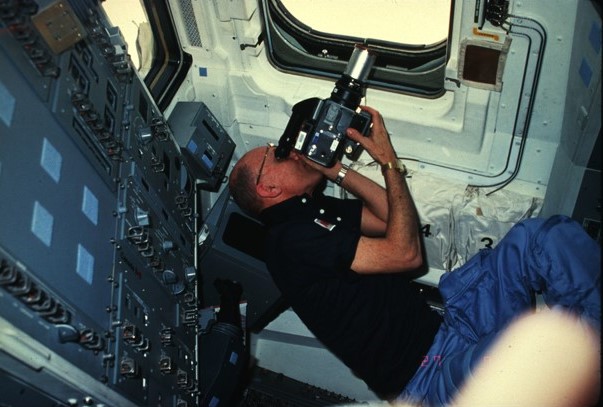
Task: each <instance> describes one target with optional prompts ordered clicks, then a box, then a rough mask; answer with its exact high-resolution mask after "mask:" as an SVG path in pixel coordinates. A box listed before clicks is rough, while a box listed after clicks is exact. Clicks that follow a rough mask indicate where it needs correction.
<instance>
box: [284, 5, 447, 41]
mask: <svg viewBox="0 0 603 407" xmlns="http://www.w3.org/2000/svg"><path fill="white" fill-rule="evenodd" d="M450 1H451V0H404V1H396V0H372V1H371V2H370V3H367V2H366V1H365V0H341V1H336V0H330V1H324V0H281V3H282V4H283V6H284V7H286V8H287V10H289V12H291V14H292V15H293V16H294V17H295V18H296V19H297V20H299V21H300V22H302V23H303V24H304V25H306V26H308V27H311V28H312V29H313V30H316V31H321V32H324V33H331V34H333V35H342V36H349V37H361V38H375V39H380V40H383V41H390V42H394V43H399V44H409V45H429V44H436V43H439V42H441V41H443V40H445V39H446V37H447V36H448V23H449V21H450ZM317 10H320V12H319V13H317V12H316V11H317Z"/></svg>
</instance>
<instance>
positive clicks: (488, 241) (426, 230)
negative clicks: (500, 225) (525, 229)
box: [421, 223, 494, 249]
mask: <svg viewBox="0 0 603 407" xmlns="http://www.w3.org/2000/svg"><path fill="white" fill-rule="evenodd" d="M421 233H422V234H423V236H425V237H429V236H431V235H432V234H433V233H431V224H429V223H427V224H425V225H423V226H421ZM480 242H482V243H483V244H484V247H483V248H484V249H492V245H493V244H494V239H492V238H491V237H483V238H482V239H481V240H480Z"/></svg>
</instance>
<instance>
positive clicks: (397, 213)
mask: <svg viewBox="0 0 603 407" xmlns="http://www.w3.org/2000/svg"><path fill="white" fill-rule="evenodd" d="M363 109H364V110H366V111H367V112H369V113H370V114H371V115H372V118H373V128H372V130H371V134H370V136H369V137H364V136H362V135H361V134H360V133H359V132H358V131H356V130H354V129H348V137H349V138H351V139H352V140H355V141H357V142H359V143H360V144H361V145H362V146H363V147H364V149H365V150H366V151H367V152H368V153H369V154H370V155H371V157H373V159H375V161H377V163H379V164H380V165H382V166H383V165H386V164H387V163H390V164H396V163H397V156H396V153H395V151H394V148H393V146H392V144H391V141H390V139H389V135H388V133H387V130H386V128H385V124H384V123H383V118H382V117H381V115H380V114H379V112H377V111H376V110H374V109H372V108H369V107H363ZM386 168H387V167H386ZM354 174H355V173H351V174H350V175H352V177H350V179H347V178H348V177H347V176H346V177H345V178H344V180H343V182H342V187H344V188H346V189H347V190H349V191H350V192H352V193H354V192H353V191H352V189H355V188H359V189H362V187H364V186H366V185H365V184H364V183H363V184H356V183H355V176H354ZM383 176H384V177H385V192H386V197H387V210H386V211H385V214H386V215H387V218H386V228H385V236H383V237H368V236H362V237H361V238H360V241H359V242H358V247H357V249H356V255H355V257H354V261H353V262H352V270H354V271H355V272H357V273H394V272H401V271H407V270H414V269H417V268H418V267H420V266H421V265H422V263H423V258H422V252H421V240H420V237H419V220H418V216H417V210H416V207H415V204H414V201H413V200H412V197H411V195H410V191H409V189H408V185H407V184H406V179H405V178H404V175H403V174H402V173H401V172H400V171H398V170H396V169H395V168H389V169H385V170H384V171H383ZM348 188H350V189H348ZM370 193H372V191H367V192H365V191H364V190H360V191H356V193H354V194H355V195H357V196H358V195H359V196H360V197H362V196H363V195H367V196H368V195H369V194H370ZM368 199H369V200H370V198H368ZM377 205H379V204H377ZM378 213H380V214H383V212H382V211H378Z"/></svg>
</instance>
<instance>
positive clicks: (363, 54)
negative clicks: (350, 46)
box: [331, 45, 375, 110]
mask: <svg viewBox="0 0 603 407" xmlns="http://www.w3.org/2000/svg"><path fill="white" fill-rule="evenodd" d="M374 62H375V54H373V53H372V52H371V51H369V49H368V48H366V47H364V46H362V45H356V46H355V47H354V52H352V56H351V57H350V60H349V62H348V65H347V67H346V69H345V71H344V72H343V74H342V75H341V77H340V78H339V80H338V81H337V83H335V88H334V89H333V91H332V92H331V100H333V101H334V102H336V103H339V104H341V105H343V106H345V107H347V108H348V109H351V110H356V108H357V107H358V105H359V104H360V101H361V100H362V98H363V97H364V93H365V91H366V84H365V82H364V81H365V80H366V78H367V76H368V74H369V73H370V71H371V68H372V67H373V63H374Z"/></svg>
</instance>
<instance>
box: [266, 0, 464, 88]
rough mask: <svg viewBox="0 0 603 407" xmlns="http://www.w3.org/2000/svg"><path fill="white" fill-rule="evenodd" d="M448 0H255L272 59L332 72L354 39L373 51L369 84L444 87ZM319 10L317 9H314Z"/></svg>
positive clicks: (298, 69) (303, 70)
mask: <svg viewBox="0 0 603 407" xmlns="http://www.w3.org/2000/svg"><path fill="white" fill-rule="evenodd" d="M453 3H454V0H405V1H395V0H374V1H371V2H370V3H367V2H364V1H362V0H330V1H324V0H261V1H260V5H261V10H262V16H263V20H264V39H265V41H266V46H267V49H268V53H267V55H268V58H269V59H270V62H271V63H272V64H273V65H275V66H276V67H277V68H278V69H280V70H283V71H286V72H289V73H292V74H300V75H312V76H318V77H325V78H336V77H338V76H339V75H340V74H341V72H342V71H343V69H344V68H345V65H346V64H347V61H348V60H349V58H350V55H351V53H352V50H353V46H354V44H356V43H364V44H367V45H369V47H371V48H372V49H373V50H375V52H376V53H377V55H378V57H377V60H376V61H375V65H374V69H373V72H372V74H371V75H370V76H369V78H368V79H367V82H368V84H369V86H370V87H377V88H383V89H388V90H395V91H401V92H404V93H411V94H415V95H418V96H425V97H437V96H440V95H441V94H442V93H443V87H444V76H445V65H446V62H447V60H448V57H449V51H448V39H449V38H450V29H451V27H450V25H451V24H450V22H451V20H452V10H453ZM317 10H320V12H317Z"/></svg>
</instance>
